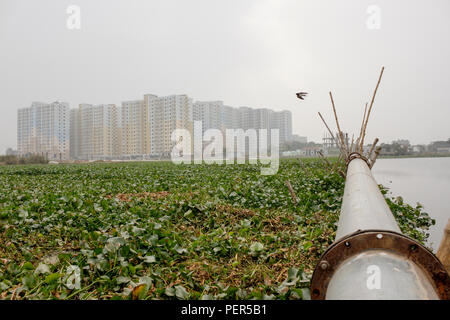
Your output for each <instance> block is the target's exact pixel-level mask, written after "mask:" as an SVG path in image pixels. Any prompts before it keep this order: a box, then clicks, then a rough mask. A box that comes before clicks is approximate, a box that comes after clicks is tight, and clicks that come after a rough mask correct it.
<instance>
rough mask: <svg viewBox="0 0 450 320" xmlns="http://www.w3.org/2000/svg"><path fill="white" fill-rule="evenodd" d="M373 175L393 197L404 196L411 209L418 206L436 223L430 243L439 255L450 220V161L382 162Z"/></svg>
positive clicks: (403, 160)
mask: <svg viewBox="0 0 450 320" xmlns="http://www.w3.org/2000/svg"><path fill="white" fill-rule="evenodd" d="M373 173H374V177H375V179H376V181H377V182H378V183H379V184H382V185H384V186H385V187H388V188H389V189H390V192H391V193H392V196H402V197H403V199H404V201H405V202H406V203H408V204H410V205H412V206H415V204H416V203H417V202H419V203H420V204H422V205H423V206H424V210H425V211H426V212H427V213H428V214H429V215H430V216H431V217H432V218H433V219H435V220H436V224H435V225H434V226H432V227H431V228H430V238H429V239H428V243H429V244H430V245H431V247H432V248H433V251H434V252H436V251H437V249H438V247H439V244H440V241H441V239H442V236H443V232H444V228H445V226H446V224H447V220H448V219H449V218H450V194H449V191H450V158H404V159H379V160H377V162H376V164H375V166H374V169H373Z"/></svg>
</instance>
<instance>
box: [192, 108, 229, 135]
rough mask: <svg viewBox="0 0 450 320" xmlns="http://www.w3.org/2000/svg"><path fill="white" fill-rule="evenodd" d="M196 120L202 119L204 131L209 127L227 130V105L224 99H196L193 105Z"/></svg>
mask: <svg viewBox="0 0 450 320" xmlns="http://www.w3.org/2000/svg"><path fill="white" fill-rule="evenodd" d="M193 110H194V111H193V112H194V115H193V116H194V121H202V129H203V131H202V132H205V131H206V130H208V129H219V130H222V131H223V130H225V129H226V128H228V127H227V123H226V121H225V118H226V117H227V116H228V115H227V114H226V110H227V109H226V107H225V106H224V105H223V102H222V101H196V102H195V103H194V105H193Z"/></svg>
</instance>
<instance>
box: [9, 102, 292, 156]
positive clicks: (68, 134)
mask: <svg viewBox="0 0 450 320" xmlns="http://www.w3.org/2000/svg"><path fill="white" fill-rule="evenodd" d="M196 120H197V121H202V132H203V133H204V132H205V131H206V130H208V129H219V130H221V131H222V132H223V133H224V142H225V130H226V129H243V130H248V129H256V130H258V129H267V134H268V140H267V142H268V143H269V144H270V143H271V141H270V140H271V139H270V135H271V133H270V129H279V138H280V143H284V142H286V141H289V140H291V139H292V115H291V112H289V111H280V112H275V111H273V110H270V109H266V108H260V109H253V108H249V107H240V108H233V107H230V106H226V105H224V104H223V102H222V101H196V102H195V103H193V101H192V99H191V98H189V97H188V96H187V95H171V96H165V97H158V96H156V95H153V94H146V95H144V97H143V99H142V100H132V101H124V102H122V107H121V109H120V110H119V108H118V107H116V106H115V105H113V104H107V105H103V104H102V105H91V104H80V105H79V107H78V108H77V109H72V110H69V106H68V104H67V103H62V102H54V103H52V104H45V103H40V102H33V104H32V106H31V107H30V108H24V109H20V110H19V111H18V131H17V140H18V152H19V154H20V155H26V154H40V155H43V156H46V157H48V158H49V159H55V160H58V159H61V160H65V159H68V158H69V157H70V158H71V159H80V160H96V159H105V160H107V159H142V158H149V157H166V156H169V155H170V153H171V151H172V148H173V146H174V144H175V142H174V141H172V140H171V135H172V133H173V132H174V130H175V129H187V130H188V131H189V132H190V133H191V137H192V138H193V122H194V121H196ZM192 141H193V139H192ZM69 149H70V153H69Z"/></svg>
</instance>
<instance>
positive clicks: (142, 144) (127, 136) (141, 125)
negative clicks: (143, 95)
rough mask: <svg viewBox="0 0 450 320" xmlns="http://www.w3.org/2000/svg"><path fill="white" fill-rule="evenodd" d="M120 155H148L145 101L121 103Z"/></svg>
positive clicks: (148, 138)
mask: <svg viewBox="0 0 450 320" xmlns="http://www.w3.org/2000/svg"><path fill="white" fill-rule="evenodd" d="M121 135H122V154H123V155H124V156H130V157H133V156H142V155H146V154H149V153H150V127H149V121H148V105H147V104H146V102H145V100H132V101H124V102H122V119H121Z"/></svg>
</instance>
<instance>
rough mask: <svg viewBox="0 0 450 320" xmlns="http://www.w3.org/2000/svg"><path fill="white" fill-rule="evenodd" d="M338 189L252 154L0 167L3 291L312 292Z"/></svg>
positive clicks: (290, 164)
mask: <svg viewBox="0 0 450 320" xmlns="http://www.w3.org/2000/svg"><path fill="white" fill-rule="evenodd" d="M286 180H289V181H290V182H291V184H292V188H293V189H294V191H295V194H296V196H297V197H298V202H297V203H294V202H293V201H292V198H291V195H290V193H289V191H288V189H287V188H286V185H285V181H286ZM382 190H383V192H384V193H385V196H386V197H388V195H387V191H386V190H385V189H382ZM343 191H344V178H343V177H342V176H341V175H339V174H338V173H336V172H334V171H330V170H328V169H327V168H326V167H325V166H324V164H323V162H321V161H319V160H315V159H310V160H302V163H300V162H299V161H298V159H292V160H283V161H282V162H281V164H280V170H279V172H278V173H277V174H276V175H273V176H262V175H260V168H258V166H254V165H228V166H219V165H174V164H172V163H169V162H154V163H153V162H152V163H95V164H89V165H86V164H84V165H83V164H78V165H58V166H46V165H26V166H8V167H6V166H3V167H0V298H1V299H252V298H255V299H309V289H308V287H309V281H310V277H311V274H312V271H313V269H314V267H315V264H316V263H317V261H318V259H319V258H320V256H321V254H322V253H323V252H324V250H325V249H326V248H327V247H328V246H329V245H330V244H331V243H332V242H333V240H334V236H335V230H336V224H337V221H338V218H339V210H340V206H341V201H342V196H343ZM388 204H389V206H390V207H391V209H392V211H393V213H394V215H395V217H396V219H397V221H398V223H399V225H400V227H401V229H402V232H404V233H405V234H406V235H408V236H411V237H413V238H415V239H417V240H419V241H421V242H424V241H425V240H426V239H427V236H428V234H427V229H428V227H429V226H430V225H431V224H432V223H433V220H432V219H431V218H430V217H429V216H428V215H427V214H426V213H425V212H424V211H423V208H422V207H421V206H420V205H419V206H417V207H412V206H410V205H408V204H405V203H404V202H403V201H402V200H401V199H400V198H389V197H388Z"/></svg>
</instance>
